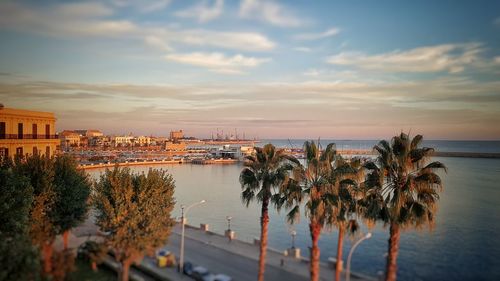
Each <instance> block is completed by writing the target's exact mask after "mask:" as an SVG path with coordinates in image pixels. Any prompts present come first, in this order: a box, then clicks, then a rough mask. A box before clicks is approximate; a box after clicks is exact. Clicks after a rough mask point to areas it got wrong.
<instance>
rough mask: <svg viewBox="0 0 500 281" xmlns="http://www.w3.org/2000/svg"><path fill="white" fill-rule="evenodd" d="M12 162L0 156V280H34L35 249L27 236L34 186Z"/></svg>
mask: <svg viewBox="0 0 500 281" xmlns="http://www.w3.org/2000/svg"><path fill="white" fill-rule="evenodd" d="M12 165H13V163H12V161H11V160H10V159H9V158H6V159H5V158H3V159H0V265H1V270H0V280H1V281H3V280H36V279H37V277H38V276H37V274H36V272H38V270H39V259H38V251H37V249H36V248H35V247H33V246H32V244H31V239H30V238H29V213H30V208H31V204H32V203H33V188H32V187H31V185H30V182H29V179H28V178H26V177H23V176H21V175H18V174H16V173H14V171H13V169H12Z"/></svg>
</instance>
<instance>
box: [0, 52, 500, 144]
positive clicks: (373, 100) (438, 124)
mask: <svg viewBox="0 0 500 281" xmlns="http://www.w3.org/2000/svg"><path fill="white" fill-rule="evenodd" d="M184 59H185V60H187V56H185V57H184ZM231 59H232V57H225V56H221V57H216V56H215V58H212V59H211V60H212V61H213V62H212V63H211V64H209V63H207V58H206V57H205V56H201V60H202V62H200V63H199V64H202V65H203V67H211V66H213V67H215V68H225V67H227V66H230V69H231V67H232V66H233V65H234V64H236V65H239V64H240V63H239V62H236V63H235V62H231ZM189 61H190V62H196V63H198V62H197V61H196V59H192V58H191V59H189ZM233 61H244V62H243V63H241V64H243V65H248V66H249V67H251V65H255V64H256V63H255V62H252V61H245V60H244V59H239V60H238V59H236V60H233ZM499 88H500V82H498V81H492V82H477V81H474V80H471V79H468V78H465V77H453V78H442V79H435V80H427V81H402V82H394V83H387V82H386V83H366V82H342V81H330V82H324V81H316V80H310V81H305V82H294V83H257V84H250V83H247V84H237V85H234V84H231V83H226V84H220V83H219V84H217V85H213V84H196V85H184V86H183V85H138V84H77V83H56V82H23V83H0V100H2V102H4V103H5V105H6V106H8V107H20V108H27V109H29V108H37V109H39V110H47V111H54V112H55V113H56V116H58V118H59V120H58V126H59V129H72V128H73V129H74V128H75V127H89V128H92V127H93V128H99V129H102V130H105V131H106V132H130V131H133V132H138V133H155V134H158V133H159V132H161V131H166V130H168V129H169V128H170V126H173V127H179V126H180V127H183V128H184V129H186V130H189V131H191V132H196V133H197V134H199V135H201V136H207V134H206V133H208V132H209V130H210V129H213V128H216V127H221V126H227V127H231V128H235V127H237V128H242V129H245V130H246V131H247V132H249V133H251V132H254V133H255V134H258V135H260V136H261V137H266V136H267V137H307V136H311V135H318V133H320V134H321V135H322V136H326V135H327V136H338V135H341V136H344V137H368V136H372V137H379V136H390V135H391V134H393V133H394V130H395V128H396V130H399V129H409V128H419V131H420V132H421V133H423V134H425V135H427V136H428V137H429V138H431V137H441V138H442V137H460V136H461V137H462V138H464V137H467V136H468V135H471V134H472V135H474V136H475V137H476V138H483V137H489V138H492V137H495V138H498V137H500V129H498V128H497V127H498V126H496V124H498V123H499V122H500V114H499V108H500V98H499V96H498V89H499ZM68 100H71V101H74V102H68ZM96 101H98V102H96ZM109 104H113V105H116V106H114V107H112V108H110V107H109ZM249 108H259V110H258V111H255V110H250V111H249V110H248V109H249ZM332 108H335V110H334V111H332ZM361 110H362V112H363V114H359V112H360V111H361ZM297 112H300V113H301V116H307V118H299V119H298V118H297ZM381 112H383V114H381ZM207 116H209V117H207ZM124 120H125V121H126V122H127V126H126V128H125V127H120V126H117V122H120V123H123V122H124ZM165 120H168V122H165ZM262 120H267V121H268V122H262ZM284 125H286V126H284ZM332 126H334V127H335V130H334V131H333V130H332V128H333V127H332ZM153 127H154V130H152V129H151V128H153ZM278 127H279V128H281V129H280V130H276V128H278ZM151 130H152V131H151ZM204 133H205V135H203V134H204Z"/></svg>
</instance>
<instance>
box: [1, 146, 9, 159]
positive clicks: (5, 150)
mask: <svg viewBox="0 0 500 281" xmlns="http://www.w3.org/2000/svg"><path fill="white" fill-rule="evenodd" d="M8 156H9V149H8V148H6V147H2V148H0V157H8Z"/></svg>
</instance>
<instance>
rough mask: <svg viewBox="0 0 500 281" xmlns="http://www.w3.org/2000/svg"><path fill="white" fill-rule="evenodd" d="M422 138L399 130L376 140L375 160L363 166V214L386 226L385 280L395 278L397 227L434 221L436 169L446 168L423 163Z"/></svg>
mask: <svg viewBox="0 0 500 281" xmlns="http://www.w3.org/2000/svg"><path fill="white" fill-rule="evenodd" d="M422 139H423V138H422V136H420V135H417V136H415V137H414V138H413V139H410V137H409V135H407V134H404V133H401V134H400V135H399V136H395V137H393V138H392V141H391V143H389V142H388V141H385V140H384V141H380V142H379V144H378V145H376V146H375V147H374V149H375V150H376V151H377V153H378V157H377V159H376V161H373V162H368V163H367V164H366V165H365V167H366V169H367V170H368V174H367V178H366V181H365V185H364V187H365V189H366V190H365V192H364V194H365V196H364V197H363V199H362V201H361V202H360V203H361V205H362V208H363V214H364V215H365V216H366V218H368V219H371V220H381V221H383V222H384V224H388V225H389V227H390V238H389V247H388V256H387V266H386V280H391V281H392V280H396V275H397V262H396V259H397V256H398V251H399V238H400V234H401V230H403V229H405V228H409V227H417V228H418V227H421V226H424V225H428V226H432V225H433V223H434V218H435V215H436V207H437V203H438V200H439V194H438V192H439V191H440V190H441V187H442V182H441V179H440V178H439V176H438V175H437V174H436V171H437V170H441V169H443V170H445V171H446V167H445V166H444V165H443V164H442V163H440V162H432V163H430V164H427V162H428V160H429V158H430V156H431V155H432V152H433V149H432V148H427V147H423V148H420V147H419V145H420V144H421V142H422Z"/></svg>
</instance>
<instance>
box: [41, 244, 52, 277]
mask: <svg viewBox="0 0 500 281" xmlns="http://www.w3.org/2000/svg"><path fill="white" fill-rule="evenodd" d="M52 252H53V248H52V244H50V243H44V244H43V273H44V275H45V276H47V275H49V274H50V273H51V272H52Z"/></svg>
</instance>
